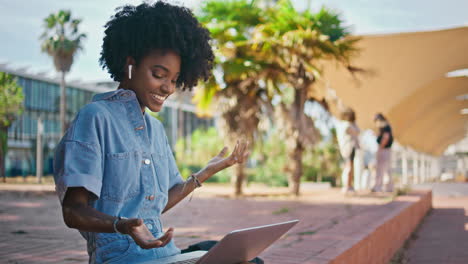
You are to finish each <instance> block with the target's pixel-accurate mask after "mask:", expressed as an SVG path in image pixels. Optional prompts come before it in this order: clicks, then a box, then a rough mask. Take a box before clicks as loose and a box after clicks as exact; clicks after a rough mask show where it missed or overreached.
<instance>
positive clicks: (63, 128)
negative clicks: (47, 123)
mask: <svg viewBox="0 0 468 264" xmlns="http://www.w3.org/2000/svg"><path fill="white" fill-rule="evenodd" d="M66 96H67V94H66V88H65V72H64V71H62V72H61V79H60V127H61V135H60V137H63V135H65V132H66V131H67V127H66V126H67V123H66V119H65V116H66V109H67V105H66V104H67V99H66Z"/></svg>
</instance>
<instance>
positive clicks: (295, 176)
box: [288, 146, 304, 196]
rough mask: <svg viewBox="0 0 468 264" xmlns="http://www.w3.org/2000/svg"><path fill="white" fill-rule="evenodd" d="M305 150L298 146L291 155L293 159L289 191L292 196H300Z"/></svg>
mask: <svg viewBox="0 0 468 264" xmlns="http://www.w3.org/2000/svg"><path fill="white" fill-rule="evenodd" d="M303 152H304V149H303V148H302V147H301V146H297V147H296V148H295V149H294V151H293V152H292V153H291V154H290V159H291V174H289V179H288V180H289V181H288V182H289V190H290V192H291V193H292V194H294V195H296V196H299V194H300V190H299V187H300V185H301V176H302V154H303Z"/></svg>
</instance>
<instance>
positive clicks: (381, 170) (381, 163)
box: [372, 113, 393, 192]
mask: <svg viewBox="0 0 468 264" xmlns="http://www.w3.org/2000/svg"><path fill="white" fill-rule="evenodd" d="M374 122H375V126H376V128H377V130H378V134H377V144H378V145H379V146H378V150H377V154H376V162H377V163H376V176H375V185H374V187H373V188H372V191H373V192H381V191H387V192H393V179H392V175H391V173H390V169H391V158H392V152H391V149H392V144H393V134H392V127H391V126H390V124H389V123H388V121H387V119H386V118H385V116H384V115H383V114H381V113H377V114H376V115H375V117H374ZM384 178H387V179H388V180H387V183H386V185H385V188H382V186H383V181H384Z"/></svg>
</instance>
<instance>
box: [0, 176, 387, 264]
mask: <svg viewBox="0 0 468 264" xmlns="http://www.w3.org/2000/svg"><path fill="white" fill-rule="evenodd" d="M1 186H2V185H0V233H1V234H2V235H1V236H0V256H1V257H0V262H1V263H87V254H86V252H85V242H84V240H83V239H82V238H81V236H80V235H79V233H78V232H77V231H76V230H71V229H68V228H67V227H66V226H65V225H64V223H63V221H62V217H61V210H60V205H59V202H58V199H57V197H56V196H55V195H54V194H52V192H51V190H52V189H53V188H49V189H47V188H45V189H41V190H38V191H36V192H29V191H27V190H28V187H27V186H20V187H15V188H17V189H18V188H19V190H16V191H14V192H11V191H5V189H8V188H10V189H11V188H12V187H11V186H10V187H8V188H7V187H5V186H6V185H3V187H1ZM231 192H232V189H230V188H227V187H226V188H223V187H219V186H218V187H210V186H204V188H203V189H199V190H197V192H196V193H195V195H194V197H193V199H192V201H191V202H188V199H186V200H184V201H183V202H182V203H181V204H179V205H178V206H176V207H175V208H174V209H173V210H171V211H170V212H168V213H167V214H166V215H164V216H163V221H164V222H165V223H166V227H169V224H167V223H170V226H173V227H174V228H175V242H176V244H177V245H178V246H179V247H181V248H184V247H186V246H188V245H190V244H192V243H195V242H198V241H201V240H207V239H220V238H221V237H222V236H223V235H224V234H226V233H227V232H229V231H231V230H234V229H238V228H246V227H250V226H255V225H264V224H270V223H275V222H280V221H286V220H291V219H301V222H300V223H299V224H298V225H297V226H296V227H294V229H292V230H291V231H290V232H289V233H288V235H287V236H285V237H283V238H282V240H281V241H277V242H276V243H275V246H273V247H272V248H274V247H277V246H278V245H286V244H287V243H289V242H290V241H298V240H303V239H310V238H311V237H312V238H313V240H314V241H315V242H314V243H313V245H311V246H310V248H308V250H309V251H310V250H316V253H317V254H320V252H321V251H323V250H325V249H329V248H330V247H332V246H333V245H322V244H320V239H319V237H317V239H314V234H316V233H317V232H330V231H333V230H334V226H343V223H346V221H349V220H350V219H351V221H352V219H356V220H357V217H359V216H360V215H363V214H366V213H367V212H375V211H379V210H376V209H378V208H381V207H382V205H384V204H387V203H388V202H389V201H390V200H391V197H389V196H380V197H379V196H374V195H360V196H356V197H345V196H343V195H342V194H341V193H340V192H339V190H313V191H310V192H309V193H305V194H304V196H303V197H301V198H299V199H296V198H291V197H289V196H287V195H286V193H287V190H286V189H281V188H279V189H255V188H249V189H247V197H245V198H240V199H235V198H232V197H230V196H229V195H226V193H231ZM253 193H256V194H258V195H255V196H253V195H252V194H253ZM361 221H362V220H360V221H359V222H360V223H362V222H361ZM355 222H356V221H355ZM349 231H353V230H352V228H350V230H349ZM340 232H341V231H340ZM332 242H333V241H332ZM272 248H270V250H271V249H272ZM301 253H302V255H304V254H305V253H304V252H291V254H289V256H284V258H282V259H279V258H277V259H271V258H268V257H267V259H268V261H267V263H268V264H280V263H281V264H285V263H302V262H301V261H300V259H301V257H303V256H301ZM308 254H310V252H309V253H308ZM264 255H265V256H267V255H268V250H267V251H266V252H265V253H264Z"/></svg>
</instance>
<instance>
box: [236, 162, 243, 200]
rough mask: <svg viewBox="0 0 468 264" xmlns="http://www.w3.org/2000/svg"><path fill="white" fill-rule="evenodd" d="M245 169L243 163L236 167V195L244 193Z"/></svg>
mask: <svg viewBox="0 0 468 264" xmlns="http://www.w3.org/2000/svg"><path fill="white" fill-rule="evenodd" d="M244 178H245V171H244V165H243V164H237V168H236V190H235V195H236V196H239V195H242V184H243V183H244Z"/></svg>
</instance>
